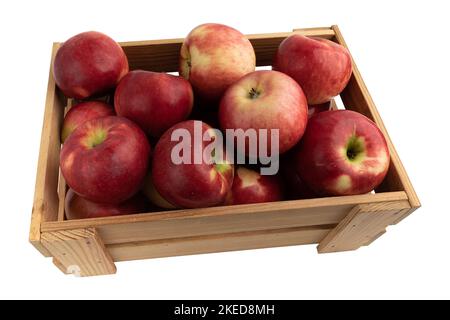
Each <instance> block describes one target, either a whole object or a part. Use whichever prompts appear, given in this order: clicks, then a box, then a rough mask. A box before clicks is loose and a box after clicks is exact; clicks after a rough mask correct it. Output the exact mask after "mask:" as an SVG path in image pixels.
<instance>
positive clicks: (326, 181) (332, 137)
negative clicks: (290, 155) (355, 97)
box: [296, 110, 389, 196]
mask: <svg viewBox="0 0 450 320" xmlns="http://www.w3.org/2000/svg"><path fill="white" fill-rule="evenodd" d="M388 167H389V150H388V147H387V144H386V140H385V138H384V136H383V134H382V132H381V131H380V130H379V129H378V127H377V126H376V125H375V123H374V122H372V121H371V120H370V119H368V118H367V117H365V116H363V115H362V114H359V113H357V112H354V111H350V110H335V111H327V112H321V113H319V114H317V115H315V116H313V117H312V118H311V119H310V121H309V123H308V127H307V128H306V132H305V135H304V136H303V138H302V141H301V142H300V145H299V149H298V152H297V153H296V168H297V173H298V174H299V175H300V177H301V178H302V179H303V180H304V181H305V182H306V184H307V185H308V186H309V187H310V188H311V189H312V190H314V191H315V192H316V193H318V194H319V195H325V196H326V195H329V196H339V195H352V194H363V193H367V192H370V191H372V190H373V189H375V188H376V187H377V186H378V185H379V184H380V183H381V182H382V181H383V179H384V177H385V176H386V173H387V171H388Z"/></svg>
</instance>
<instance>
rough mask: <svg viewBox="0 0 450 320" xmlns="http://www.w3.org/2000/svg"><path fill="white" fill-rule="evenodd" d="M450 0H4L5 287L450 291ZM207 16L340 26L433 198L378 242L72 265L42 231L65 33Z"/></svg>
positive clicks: (166, 25) (0, 64) (65, 294)
mask: <svg viewBox="0 0 450 320" xmlns="http://www.w3.org/2000/svg"><path fill="white" fill-rule="evenodd" d="M449 12H450V10H449V8H448V5H447V1H430V0H429V1H421V2H419V1H404V2H403V1H373V2H370V3H369V2H366V1H313V0H308V1H298V0H297V1H282V0H276V1H275V0H272V1H263V0H259V1H248V0H245V1H243V0H242V1H231V0H230V1H203V2H201V1H185V0H184V1H178V2H175V1H148V0H147V1H142V2H137V1H136V2H134V1H131V0H127V1H93V0H89V1H81V0H78V1H76V2H73V3H69V2H63V1H54V2H53V1H52V2H50V1H48V2H47V1H29V2H25V1H10V3H9V4H8V2H6V1H1V2H0V35H1V37H0V40H1V42H0V114H1V118H0V137H1V138H0V139H1V149H0V150H1V151H0V195H1V200H0V298H152V299H155V298H156V299H169V298H178V299H188V298H190V299H201V298H235V299H240V298H249V299H252V298H255V299H257V298H269V299H270V298H286V299H291V298H293V299H295V298H297V299H298V298H450V292H449V291H450V289H449V288H450V249H449V245H450V243H449V233H450V232H449V226H450V210H449V203H450V202H449V200H448V199H449V188H448V186H449V183H448V181H449V179H450V176H449V162H450V158H449V148H450V141H449V140H450V139H449V138H450V135H449V128H450V125H449V118H450V111H449V109H450V105H449V99H448V92H449V86H450V81H449V77H448V75H449V72H450V66H449V58H450V50H449V40H448V30H449V28H450V27H449V21H448V13H449ZM204 22H220V23H225V24H228V25H231V26H233V27H235V28H237V29H239V30H241V31H242V32H243V33H264V32H277V31H290V30H291V29H292V28H295V27H316V26H329V25H332V24H338V25H339V26H340V28H341V31H342V32H343V34H344V36H345V39H346V40H347V43H348V45H349V47H350V50H351V52H352V54H353V56H354V58H355V60H356V62H357V64H358V66H359V68H360V71H361V73H362V75H363V77H364V79H365V81H366V84H367V86H368V88H369V90H370V92H371V93H372V95H373V98H374V100H375V102H376V104H377V106H378V108H379V111H380V113H381V116H382V118H383V119H384V121H385V124H386V126H387V128H388V130H389V133H390V135H391V138H392V139H393V141H394V144H395V146H396V147H397V151H398V152H399V154H400V157H401V159H402V161H403V163H404V165H405V167H406V169H407V171H408V173H409V175H410V178H411V179H412V182H413V184H414V186H415V188H416V191H417V193H418V195H419V197H420V199H421V201H422V204H423V208H421V209H419V210H418V211H416V212H415V213H414V214H413V215H412V216H410V217H409V218H407V219H406V220H405V221H403V222H401V223H400V224H399V225H397V226H393V227H390V228H389V229H388V232H387V234H386V235H384V236H383V237H381V238H380V239H379V240H377V241H376V242H375V243H373V244H372V245H371V246H369V247H367V248H362V249H360V250H358V251H356V252H349V253H338V254H329V255H318V254H317V253H316V250H315V247H314V246H297V247H288V248H277V249H263V250H253V251H243V252H233V253H221V254H209V255H199V256H189V257H176V258H167V259H156V260H146V261H133V262H126V263H119V264H118V265H117V266H118V273H117V275H114V276H104V277H95V278H84V279H79V278H75V277H72V276H64V275H62V274H61V273H60V272H59V270H57V269H56V268H55V267H54V266H53V265H52V262H51V260H50V259H45V258H43V257H42V256H41V255H40V254H39V253H38V252H37V251H36V250H35V249H34V248H33V247H32V246H31V245H30V244H29V243H28V229H29V222H30V214H31V207H32V200H33V192H34V183H35V173H36V164H37V158H38V148H39V141H40V133H41V125H42V118H43V112H44V102H45V94H46V86H47V77H48V70H49V59H50V50H51V43H52V41H64V40H65V39H67V38H68V37H70V36H72V35H74V34H76V33H79V32H81V31H86V30H98V31H102V32H104V33H107V34H108V35H110V36H111V37H113V38H114V39H116V40H118V41H126V40H147V39H164V38H173V37H183V36H185V35H186V34H187V33H188V32H189V31H190V30H191V29H192V28H193V27H195V26H196V25H198V24H200V23H204Z"/></svg>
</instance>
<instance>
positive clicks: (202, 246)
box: [107, 226, 331, 261]
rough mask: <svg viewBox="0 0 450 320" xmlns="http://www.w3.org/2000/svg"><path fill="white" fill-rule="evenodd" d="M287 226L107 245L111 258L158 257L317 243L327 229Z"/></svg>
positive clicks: (117, 259)
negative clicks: (288, 227)
mask: <svg viewBox="0 0 450 320" xmlns="http://www.w3.org/2000/svg"><path fill="white" fill-rule="evenodd" d="M330 228H331V226H324V227H322V228H290V229H281V230H271V231H263V232H249V233H234V234H227V235H216V236H206V237H192V238H184V239H183V238H181V239H167V240H165V241H164V240H161V241H145V242H137V243H126V244H115V245H109V246H107V249H108V251H109V253H110V254H111V256H112V257H113V260H114V261H128V260H137V259H150V258H162V257H172V256H182V255H192V254H203V253H214V252H226V251H237V250H249V249H261V248H270V247H282V246H293V245H303V244H314V243H318V242H319V241H320V240H321V239H322V238H323V237H325V235H326V234H327V233H328V232H329V231H330V230H331V229H330Z"/></svg>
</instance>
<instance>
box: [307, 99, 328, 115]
mask: <svg viewBox="0 0 450 320" xmlns="http://www.w3.org/2000/svg"><path fill="white" fill-rule="evenodd" d="M329 110H331V101H328V102H325V103H321V104H313V105H309V106H308V119H309V118H311V117H312V116H313V115H315V114H317V113H319V112H324V111H329Z"/></svg>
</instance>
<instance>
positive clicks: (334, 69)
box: [273, 34, 352, 104]
mask: <svg viewBox="0 0 450 320" xmlns="http://www.w3.org/2000/svg"><path fill="white" fill-rule="evenodd" d="M273 69H274V70H278V71H281V72H283V73H286V74H287V75H289V76H291V77H292V78H294V79H295V80H296V81H297V82H298V83H299V84H300V85H301V87H302V89H303V91H304V92H305V95H306V98H307V99H308V103H309V104H320V103H324V102H327V101H329V100H331V98H333V97H334V96H337V95H338V94H339V93H341V91H342V90H344V88H345V86H346V85H347V83H348V81H349V80H350V76H351V74H352V60H351V57H350V53H349V52H348V50H347V49H346V48H344V47H343V46H341V45H339V44H337V43H335V42H332V41H330V40H326V39H320V38H307V37H304V36H302V35H299V34H294V35H292V36H290V37H288V38H286V39H285V40H283V42H281V44H280V46H279V48H278V50H277V53H276V55H275V60H274V62H273Z"/></svg>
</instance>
